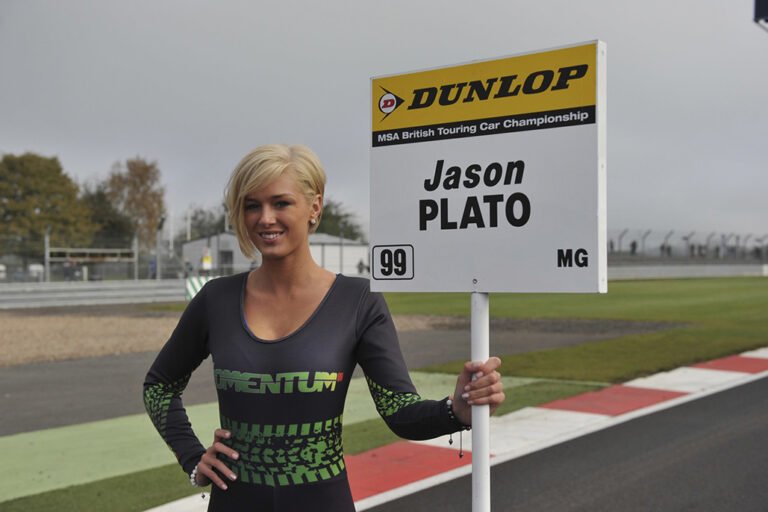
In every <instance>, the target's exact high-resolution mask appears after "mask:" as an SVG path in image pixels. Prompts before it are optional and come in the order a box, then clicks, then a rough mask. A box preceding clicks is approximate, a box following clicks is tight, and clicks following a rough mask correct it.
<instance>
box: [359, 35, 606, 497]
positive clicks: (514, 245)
mask: <svg viewBox="0 0 768 512" xmlns="http://www.w3.org/2000/svg"><path fill="white" fill-rule="evenodd" d="M605 62H606V48H605V44H604V43H602V42H600V41H591V42H587V43H579V44H574V45H571V46H567V47H562V48H556V49H550V50H544V51H538V52H533V53H526V54H520V55H514V56H510V57H504V58H499V59H492V60H482V61H474V62H470V63H467V64H461V65H456V66H448V67H440V68H433V69H428V70H424V71H415V72H409V73H403V74H397V75H388V76H381V77H375V78H373V79H372V80H371V153H370V155H371V162H370V187H371V189H370V194H371V217H370V218H371V233H370V235H371V236H370V239H371V289H372V290H374V291H381V292H389V291H391V292H394V291H400V292H468V293H470V294H471V295H470V297H471V298H470V303H471V340H470V341H471V343H470V352H471V354H470V357H471V359H472V360H473V361H485V360H487V359H488V357H489V354H490V349H489V345H490V343H489V341H490V328H489V305H490V304H489V302H490V298H489V294H490V293H494V292H504V293H509V292H517V293H523V292H529V293H562V292H574V293H595V292H598V293H605V292H606V291H607V268H606V267H607V265H606V262H607V247H606V214H605V213H606V212H605V210H606V183H605V182H606V162H605V154H606V151H605V149H606V147H605V139H606V137H605V120H606V110H605V91H606V64H605ZM490 457H491V450H490V418H489V416H488V406H487V405H484V406H474V407H473V408H472V510H473V512H489V511H490V510H491V486H490Z"/></svg>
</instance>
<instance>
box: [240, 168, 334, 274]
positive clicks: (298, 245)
mask: <svg viewBox="0 0 768 512" xmlns="http://www.w3.org/2000/svg"><path fill="white" fill-rule="evenodd" d="M321 201H322V200H321V198H320V196H319V195H317V196H315V198H314V199H313V201H312V202H309V201H307V197H306V196H305V195H304V192H303V190H302V188H301V186H300V185H299V183H298V181H297V180H296V177H295V176H294V174H293V173H292V172H290V171H288V172H285V173H283V174H282V175H281V176H280V177H278V178H276V179H275V180H273V181H272V182H270V183H268V184H267V185H265V186H264V187H262V188H260V189H258V190H254V191H252V192H249V193H248V194H247V195H246V196H245V202H244V203H243V208H244V209H245V211H244V219H245V226H246V228H247V229H248V234H249V236H250V238H251V241H252V242H253V244H254V245H255V246H256V248H257V249H258V250H259V252H260V253H261V255H262V258H264V259H275V258H285V257H286V256H289V255H292V254H294V253H296V251H297V250H299V249H301V250H303V249H304V248H306V250H307V251H308V250H309V242H308V236H309V221H310V219H313V218H314V219H316V218H317V217H318V215H319V214H320V210H321V208H322V203H321Z"/></svg>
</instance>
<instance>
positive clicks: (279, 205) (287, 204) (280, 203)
mask: <svg viewBox="0 0 768 512" xmlns="http://www.w3.org/2000/svg"><path fill="white" fill-rule="evenodd" d="M290 204H291V203H289V202H288V201H278V202H277V203H275V206H276V207H278V208H285V207H286V206H289V205H290Z"/></svg>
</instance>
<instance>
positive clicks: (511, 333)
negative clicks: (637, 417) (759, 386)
mask: <svg viewBox="0 0 768 512" xmlns="http://www.w3.org/2000/svg"><path fill="white" fill-rule="evenodd" d="M499 327H507V329H497V330H496V331H492V333H491V353H492V354H512V353H521V352H529V351H533V350H543V349H546V348H554V347H563V346H568V345H576V344H580V343H585V342H588V341H594V340H599V339H606V338H611V337H616V336H619V335H621V334H624V333H626V331H627V330H630V331H649V330H655V329H658V328H660V326H659V325H655V324H649V325H643V324H629V323H627V324H626V325H624V324H621V323H615V324H611V323H608V324H606V323H604V322H603V323H600V324H595V323H589V322H577V323H575V324H574V323H570V324H568V325H560V326H556V325H555V324H554V323H551V324H549V326H547V325H529V324H526V325H507V326H499ZM400 342H401V346H402V349H403V354H404V357H405V359H406V363H407V364H408V367H409V368H412V369H415V368H419V367H423V366H426V365H429V364H436V363H443V362H449V361H456V360H460V359H468V358H469V330H468V326H467V329H466V330H465V329H462V328H458V329H457V328H449V329H448V328H447V329H434V330H425V331H406V332H403V333H401V334H400ZM155 356H156V353H154V352H152V353H150V352H141V353H135V354H126V355H117V356H106V357H97V358H85V359H74V360H69V361H57V362H50V363H35V364H27V365H21V366H11V367H5V368H0V390H2V391H0V406H1V407H2V410H3V411H6V414H2V415H0V436H5V435H10V434H16V433H20V432H31V431H35V430H41V429H46V428H52V427H62V426H66V425H75V424H79V423H85V422H90V421H97V420H102V419H109V418H116V417H119V416H125V415H129V414H137V413H142V412H144V404H143V402H142V383H143V380H144V376H145V375H146V372H147V370H148V369H149V367H150V365H151V364H152V361H153V360H154V358H155ZM355 374H356V375H360V374H361V372H360V369H359V368H358V369H357V370H356V373H355ZM212 375H213V370H212V365H211V361H210V358H208V359H207V360H205V361H204V362H203V364H202V365H201V366H200V368H198V370H197V371H195V372H194V373H193V375H192V379H191V380H190V383H189V385H188V387H187V389H186V391H185V392H184V403H185V404H186V405H194V404H200V403H208V402H213V401H215V400H216V391H215V388H214V386H213V378H212ZM447 391H449V390H447ZM447 391H446V392H447Z"/></svg>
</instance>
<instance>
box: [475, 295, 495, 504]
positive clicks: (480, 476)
mask: <svg viewBox="0 0 768 512" xmlns="http://www.w3.org/2000/svg"><path fill="white" fill-rule="evenodd" d="M488 304H489V300H488V294H487V293H479V292H473V293H472V313H471V314H472V316H471V327H472V354H471V357H472V361H487V360H488V358H489V357H490V355H489V352H490V349H489V346H490V327H489V317H490V314H489V306H488ZM490 427H491V421H490V416H489V406H487V405H475V406H473V407H472V512H491V443H490V437H491V436H490Z"/></svg>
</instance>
